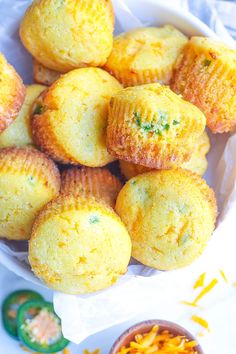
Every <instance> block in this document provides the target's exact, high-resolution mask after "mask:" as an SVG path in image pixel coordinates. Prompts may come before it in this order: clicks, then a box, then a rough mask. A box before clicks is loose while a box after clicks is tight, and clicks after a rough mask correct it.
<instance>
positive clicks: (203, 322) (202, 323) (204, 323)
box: [191, 315, 210, 332]
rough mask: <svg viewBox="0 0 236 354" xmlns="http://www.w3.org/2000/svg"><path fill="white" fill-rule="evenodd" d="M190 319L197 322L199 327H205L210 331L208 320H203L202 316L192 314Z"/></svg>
mask: <svg viewBox="0 0 236 354" xmlns="http://www.w3.org/2000/svg"><path fill="white" fill-rule="evenodd" d="M191 320H192V321H193V322H195V323H197V324H199V325H200V326H201V327H203V328H204V329H206V330H207V331H208V332H210V329H209V324H208V322H207V321H206V320H204V319H203V318H202V317H199V316H196V315H193V316H192V317H191Z"/></svg>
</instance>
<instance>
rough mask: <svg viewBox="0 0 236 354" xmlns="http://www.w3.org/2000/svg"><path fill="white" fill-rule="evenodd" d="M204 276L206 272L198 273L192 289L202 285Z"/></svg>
mask: <svg viewBox="0 0 236 354" xmlns="http://www.w3.org/2000/svg"><path fill="white" fill-rule="evenodd" d="M205 278H206V272H205V273H202V274H201V275H200V277H199V278H198V279H197V281H196V282H195V284H194V286H193V289H197V288H200V287H202V286H204V284H205Z"/></svg>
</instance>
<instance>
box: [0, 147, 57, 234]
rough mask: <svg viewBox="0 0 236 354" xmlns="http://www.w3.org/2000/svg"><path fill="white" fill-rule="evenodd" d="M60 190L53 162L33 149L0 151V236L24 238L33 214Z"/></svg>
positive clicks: (29, 228) (29, 230)
mask: <svg viewBox="0 0 236 354" xmlns="http://www.w3.org/2000/svg"><path fill="white" fill-rule="evenodd" d="M59 190H60V175H59V171H58V169H57V167H56V165H55V164H54V163H53V162H52V161H51V160H49V159H48V158H47V157H46V156H45V155H44V154H43V153H41V152H39V151H37V150H36V149H33V148H5V149H1V150H0V220H1V222H0V237H3V238H7V239H9V240H27V239H29V237H30V233H31V228H32V224H33V221H34V219H35V216H36V215H37V213H38V212H39V211H40V209H41V208H42V207H43V206H44V205H45V204H47V203H48V202H49V201H50V200H51V199H53V198H54V197H56V196H57V194H58V193H59Z"/></svg>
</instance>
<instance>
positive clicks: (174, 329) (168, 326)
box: [110, 320, 204, 354]
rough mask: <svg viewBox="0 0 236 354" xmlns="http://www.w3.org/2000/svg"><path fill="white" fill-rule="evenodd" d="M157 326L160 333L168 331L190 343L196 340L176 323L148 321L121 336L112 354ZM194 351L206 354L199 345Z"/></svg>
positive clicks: (114, 345) (113, 347)
mask: <svg viewBox="0 0 236 354" xmlns="http://www.w3.org/2000/svg"><path fill="white" fill-rule="evenodd" d="M155 325H158V326H159V328H160V331H165V330H168V331H169V332H170V333H172V334H174V335H175V336H185V337H186V338H188V339H189V340H190V341H193V340H196V339H195V338H194V337H193V335H192V334H191V333H189V332H188V331H187V330H186V329H185V328H183V327H181V326H179V325H177V324H176V323H173V322H169V321H163V320H148V321H143V322H140V323H137V324H135V325H134V326H132V327H130V328H129V329H127V330H126V331H125V332H124V333H122V334H121V336H120V337H119V338H118V339H117V340H116V341H115V343H114V344H113V346H112V348H111V350H110V354H117V353H118V352H119V350H120V348H121V347H123V346H127V345H128V344H129V343H130V342H131V341H132V340H133V339H134V337H135V335H136V334H138V333H140V334H143V333H147V332H149V331H150V330H151V329H152V327H153V326H155ZM194 349H195V351H196V352H197V353H198V354H204V353H203V351H202V348H201V347H200V345H197V346H196V347H195V348H194Z"/></svg>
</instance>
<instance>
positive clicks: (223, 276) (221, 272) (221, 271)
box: [219, 269, 229, 284]
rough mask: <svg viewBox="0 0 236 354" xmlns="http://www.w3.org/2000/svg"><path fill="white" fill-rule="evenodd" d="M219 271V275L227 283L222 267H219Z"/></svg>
mask: <svg viewBox="0 0 236 354" xmlns="http://www.w3.org/2000/svg"><path fill="white" fill-rule="evenodd" d="M219 272H220V275H221V276H222V278H223V279H224V281H225V282H226V283H227V284H228V283H229V281H228V278H227V277H226V275H225V272H224V271H223V270H222V269H220V270H219Z"/></svg>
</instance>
